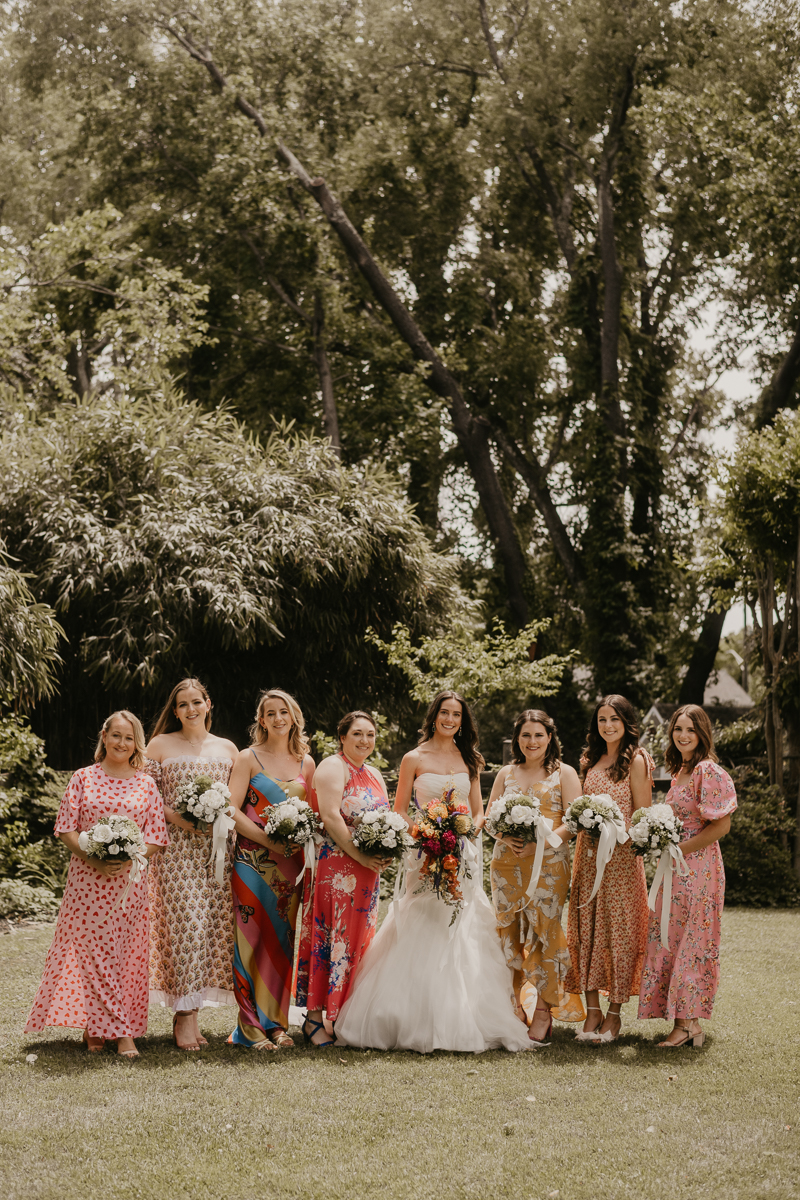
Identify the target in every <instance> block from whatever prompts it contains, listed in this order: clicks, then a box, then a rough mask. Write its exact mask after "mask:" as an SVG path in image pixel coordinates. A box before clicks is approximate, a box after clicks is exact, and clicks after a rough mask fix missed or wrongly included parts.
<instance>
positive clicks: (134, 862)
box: [78, 815, 147, 921]
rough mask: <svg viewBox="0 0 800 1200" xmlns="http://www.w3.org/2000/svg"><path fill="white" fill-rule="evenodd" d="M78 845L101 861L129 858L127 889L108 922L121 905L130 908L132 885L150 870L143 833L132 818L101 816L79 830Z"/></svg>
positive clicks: (112, 910) (113, 909) (90, 856)
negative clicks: (129, 899)
mask: <svg viewBox="0 0 800 1200" xmlns="http://www.w3.org/2000/svg"><path fill="white" fill-rule="evenodd" d="M78 845H79V846H80V848H81V850H82V851H83V852H84V854H87V855H88V856H89V858H99V859H101V860H102V861H105V860H106V859H109V858H113V859H116V860H119V859H125V858H127V859H129V860H130V863H131V869H130V871H129V872H128V881H127V883H126V884H125V890H124V891H123V893H122V896H121V897H120V899H119V900H118V901H117V902H116V904H115V905H114V907H113V908H112V909H111V911H110V912H109V913H108V916H107V917H106V918H105V920H106V921H107V920H108V917H110V916H111V913H112V912H114V911H115V909H116V908H117V907H118V906H119V905H120V904H121V905H122V907H123V909H124V908H126V907H127V904H128V896H129V895H130V891H131V888H132V887H133V885H134V884H135V883H136V881H137V879H139V878H140V877H141V876H142V875H143V874H144V872H145V871H146V870H147V856H146V855H145V840H144V835H143V833H142V831H141V829H140V828H139V826H138V825H137V824H136V822H135V821H131V820H130V818H129V817H121V816H119V815H113V816H110V817H101V818H100V820H99V821H98V822H97V823H96V824H95V825H93V826H92V827H91V829H84V830H83V831H82V832H81V833H79V834H78Z"/></svg>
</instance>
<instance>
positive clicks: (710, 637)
mask: <svg viewBox="0 0 800 1200" xmlns="http://www.w3.org/2000/svg"><path fill="white" fill-rule="evenodd" d="M727 582H729V583H730V584H731V585H732V584H733V583H734V582H735V580H730V581H727ZM720 586H725V584H723V583H720ZM727 615H728V609H727V608H722V609H717V608H715V607H714V602H713V601H712V603H711V607H710V608H709V609H708V612H707V613H706V615H705V618H704V619H703V625H702V627H701V629H700V635H699V637H698V639H697V641H696V642H695V644H694V650H693V651H692V657H691V658H690V659H689V669H688V670H687V672H686V674H685V675H684V677H683V682H682V683H681V690H680V694H679V695H678V703H679V704H702V703H703V697H704V696H705V691H706V684H707V683H708V677H709V675H710V674H711V672H712V671H713V670H714V659H715V658H716V657H717V651H718V650H719V640H720V638H721V636H722V626H723V625H724V624H725V618H726V617H727Z"/></svg>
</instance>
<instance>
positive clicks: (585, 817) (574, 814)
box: [564, 792, 627, 840]
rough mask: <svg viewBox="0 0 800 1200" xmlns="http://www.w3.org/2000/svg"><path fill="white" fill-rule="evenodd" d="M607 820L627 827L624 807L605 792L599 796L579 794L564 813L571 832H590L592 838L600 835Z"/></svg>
mask: <svg viewBox="0 0 800 1200" xmlns="http://www.w3.org/2000/svg"><path fill="white" fill-rule="evenodd" d="M606 821H611V822H612V823H613V824H615V825H616V824H619V825H621V826H622V828H623V829H624V828H625V819H624V817H623V816H622V809H621V808H620V806H619V805H618V804H617V802H616V800H613V799H612V798H611V796H609V795H608V794H607V793H605V792H603V793H600V794H599V795H597V796H578V799H577V800H573V801H572V804H570V806H569V808H568V809H567V811H566V812H565V814H564V824H565V825H566V827H567V829H568V830H569V831H570V833H588V834H589V837H592V838H599V837H600V834H601V832H602V830H603V825H604V823H605V822H606ZM623 840H627V838H624V839H623Z"/></svg>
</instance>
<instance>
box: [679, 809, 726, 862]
mask: <svg viewBox="0 0 800 1200" xmlns="http://www.w3.org/2000/svg"><path fill="white" fill-rule="evenodd" d="M730 827H731V819H730V817H719V818H718V819H717V820H716V821H709V822H708V824H707V825H704V826H703V828H702V829H701V830H700V831H699V832H698V833H696V834H694V836H693V837H690V838H687V839H686V841H685V842H681V844H680V847H681V850H682V851H683V855H684V857H685V856H686V855H687V854H694V853H695V852H696V851H697V850H704V849H705V847H706V846H710V845H711V843H712V842H718V841H719V839H720V838H723V837H725V834H726V833H728V832H729V831H730Z"/></svg>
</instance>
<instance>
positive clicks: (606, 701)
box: [581, 692, 640, 783]
mask: <svg viewBox="0 0 800 1200" xmlns="http://www.w3.org/2000/svg"><path fill="white" fill-rule="evenodd" d="M605 705H608V706H609V708H613V709H614V712H615V713H616V714H617V716H618V717H620V718H621V720H622V724H623V725H624V726H625V732H624V733H623V735H622V741H621V742H620V746H619V753H618V755H617V758H616V762H613V763H612V764H611V766H610V767H608V768H607V770H608V774H609V776H610V778H611V779H612V780H613V781H614V783H619V781H620V780H621V779H627V778H628V776H629V775H630V773H631V764H632V763H633V760H634V758H635V756H636V754H637V753H638V752H639V750H640V746H639V718H638V716H637V715H636V709H635V708H634V707H633V705H632V704H631V702H630V700H626V699H625V697H624V696H618V695H616V693H614V692H612V693H611V695H610V696H604V697H603V699H602V700H600V701H598V703H597V705H596V707H595V710H594V712H593V713H592V719H591V721H590V722H589V732H588V734H587V735H586V745H585V746H584V748H583V753H582V754H581V782H583V780H584V779H585V778H586V773H587V771H589V770H591V768H592V767H593V766H594V764H595V763H596V762H597V760H598V759H599V758H602V757H603V755H604V754H605V753H606V750H607V748H606V742H605V738H602V737H601V736H600V729H599V728H598V725H597V714H598V713H599V712H600V709H601V708H603V707H604V706H605Z"/></svg>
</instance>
